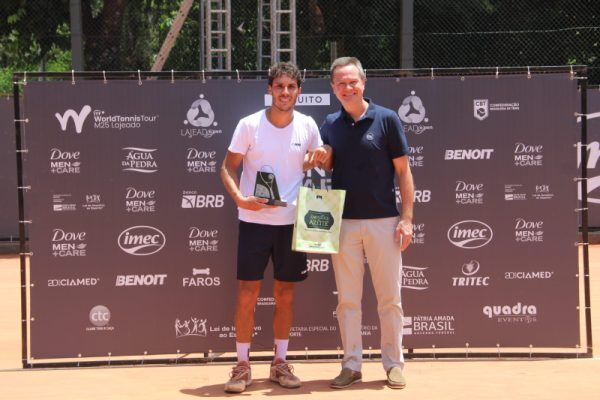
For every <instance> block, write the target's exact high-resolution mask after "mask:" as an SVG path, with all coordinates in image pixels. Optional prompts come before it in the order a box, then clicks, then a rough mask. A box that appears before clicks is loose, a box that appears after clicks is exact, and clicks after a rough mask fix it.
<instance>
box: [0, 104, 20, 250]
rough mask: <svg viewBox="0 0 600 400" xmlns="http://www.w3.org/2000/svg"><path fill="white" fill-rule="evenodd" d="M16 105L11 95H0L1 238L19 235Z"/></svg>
mask: <svg viewBox="0 0 600 400" xmlns="http://www.w3.org/2000/svg"><path fill="white" fill-rule="evenodd" d="M14 119H15V117H14V106H13V98H12V97H11V96H1V97H0V149H2V157H0V171H2V173H1V174H0V187H2V191H0V208H1V209H2V212H0V240H4V239H11V238H12V239H13V240H17V238H18V237H19V223H18V221H19V205H18V201H17V158H16V153H15V150H16V148H15V122H14Z"/></svg>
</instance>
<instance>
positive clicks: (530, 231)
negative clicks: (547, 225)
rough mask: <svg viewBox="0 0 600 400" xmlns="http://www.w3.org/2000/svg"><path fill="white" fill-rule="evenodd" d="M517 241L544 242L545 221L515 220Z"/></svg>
mask: <svg viewBox="0 0 600 400" xmlns="http://www.w3.org/2000/svg"><path fill="white" fill-rule="evenodd" d="M515 241H516V242H519V243H532V242H536V243H541V242H543V241H544V221H527V220H525V219H524V218H515Z"/></svg>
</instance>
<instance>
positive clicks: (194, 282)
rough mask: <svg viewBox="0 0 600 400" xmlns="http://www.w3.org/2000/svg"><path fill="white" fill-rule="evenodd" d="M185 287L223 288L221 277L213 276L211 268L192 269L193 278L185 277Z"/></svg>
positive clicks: (183, 283) (182, 282)
mask: <svg viewBox="0 0 600 400" xmlns="http://www.w3.org/2000/svg"><path fill="white" fill-rule="evenodd" d="M181 286H183V287H210V286H221V277H219V276H211V273H210V268H208V267H206V268H192V276H185V277H183V279H182V281H181Z"/></svg>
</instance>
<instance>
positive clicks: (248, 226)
mask: <svg viewBox="0 0 600 400" xmlns="http://www.w3.org/2000/svg"><path fill="white" fill-rule="evenodd" d="M293 231H294V225H263V224H253V223H250V222H244V221H240V229H239V236H238V258H237V278H238V280H240V281H257V280H261V279H263V276H264V272H265V269H266V268H267V265H268V264H269V258H271V259H272V260H273V276H274V277H275V279H276V280H278V281H282V282H300V281H303V280H305V279H306V278H307V276H308V267H307V265H306V253H300V252H297V251H292V233H293Z"/></svg>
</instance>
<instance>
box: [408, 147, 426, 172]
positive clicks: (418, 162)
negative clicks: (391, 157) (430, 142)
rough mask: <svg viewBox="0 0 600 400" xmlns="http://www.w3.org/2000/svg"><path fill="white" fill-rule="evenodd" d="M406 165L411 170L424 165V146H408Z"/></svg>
mask: <svg viewBox="0 0 600 400" xmlns="http://www.w3.org/2000/svg"><path fill="white" fill-rule="evenodd" d="M408 150H409V156H408V163H409V165H410V167H411V168H418V167H423V166H424V165H425V155H424V153H425V147H424V146H414V147H413V146H409V147H408Z"/></svg>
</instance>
